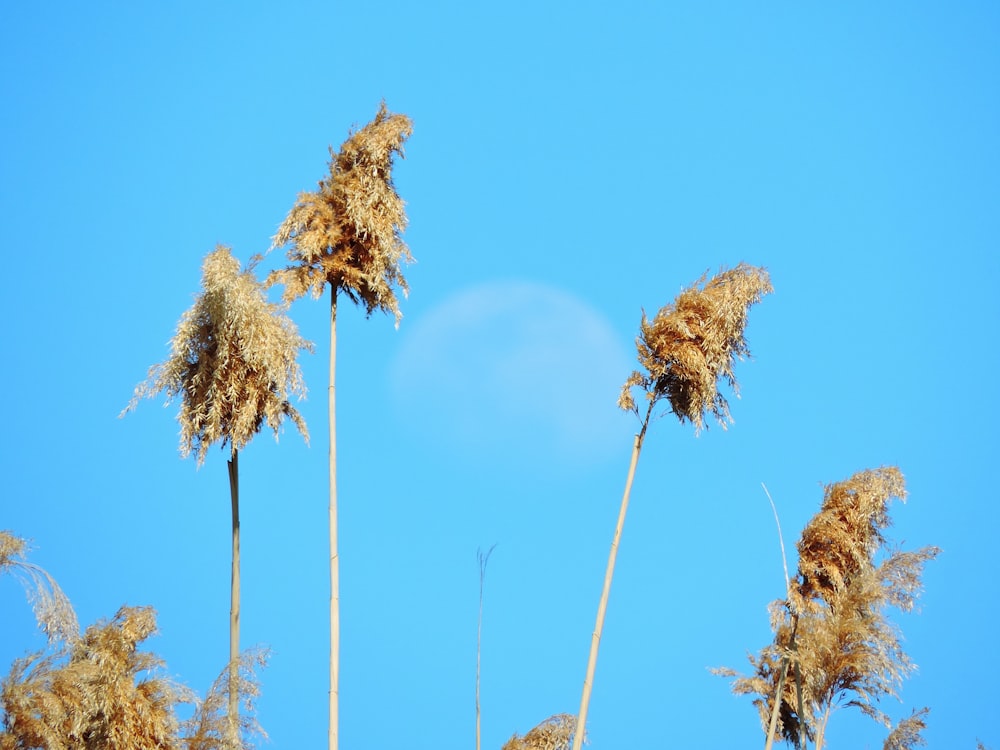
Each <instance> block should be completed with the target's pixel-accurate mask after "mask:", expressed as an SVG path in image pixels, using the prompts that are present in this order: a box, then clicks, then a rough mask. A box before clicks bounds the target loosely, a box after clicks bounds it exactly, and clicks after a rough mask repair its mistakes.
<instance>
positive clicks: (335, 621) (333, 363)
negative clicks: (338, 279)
mask: <svg viewBox="0 0 1000 750" xmlns="http://www.w3.org/2000/svg"><path fill="white" fill-rule="evenodd" d="M336 372H337V287H336V285H334V284H331V285H330V387H329V396H330V405H329V420H330V730H329V747H330V750H337V739H338V737H337V732H338V722H339V718H340V714H339V711H340V556H339V554H338V552H337V397H336V385H335V384H336Z"/></svg>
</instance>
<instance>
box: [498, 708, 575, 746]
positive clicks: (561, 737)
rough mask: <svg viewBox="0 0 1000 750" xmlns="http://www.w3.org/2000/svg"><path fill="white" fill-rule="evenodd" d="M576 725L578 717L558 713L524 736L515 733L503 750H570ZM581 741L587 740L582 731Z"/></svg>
mask: <svg viewBox="0 0 1000 750" xmlns="http://www.w3.org/2000/svg"><path fill="white" fill-rule="evenodd" d="M576 727H577V723H576V717H575V716H573V715H572V714H556V715H555V716H550V717H549V718H547V719H546V720H545V721H543V722H542V723H541V724H539V725H538V726H536V727H535V728H534V729H532V730H530V731H529V732H528V733H527V734H525V735H524V736H523V737H522V736H520V735H518V734H515V735H514V736H513V737H511V738H510V739H509V740H507V742H505V743H504V746H503V750H569V747H570V744H571V742H572V741H573V738H574V737H575V736H576ZM580 741H581V742H585V741H586V738H585V737H583V733H582V732H581V735H580Z"/></svg>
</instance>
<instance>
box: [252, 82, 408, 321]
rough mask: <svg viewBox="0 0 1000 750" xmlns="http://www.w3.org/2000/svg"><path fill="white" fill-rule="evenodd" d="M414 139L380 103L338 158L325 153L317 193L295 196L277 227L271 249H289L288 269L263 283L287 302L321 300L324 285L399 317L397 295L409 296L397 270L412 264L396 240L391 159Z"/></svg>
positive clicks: (400, 118) (398, 214) (401, 210)
mask: <svg viewBox="0 0 1000 750" xmlns="http://www.w3.org/2000/svg"><path fill="white" fill-rule="evenodd" d="M412 132H413V124H412V122H411V120H410V118H409V117H407V116H406V115H401V114H391V113H390V112H389V111H388V110H387V109H386V106H385V102H382V104H381V106H380V107H379V111H378V113H377V114H376V115H375V119H373V120H372V121H371V122H370V123H368V124H367V125H365V126H364V127H363V128H361V129H360V130H358V131H357V132H353V133H351V134H350V136H349V137H348V139H347V140H346V141H344V143H343V144H342V145H341V147H340V151H337V152H334V151H333V149H332V148H331V149H330V172H329V175H328V176H327V177H325V178H324V179H322V180H321V181H320V183H319V187H318V189H317V190H316V191H315V192H307V193H301V194H300V195H299V197H298V200H297V201H296V203H295V205H294V206H293V207H292V210H291V211H290V212H289V214H288V216H287V217H286V218H285V220H284V222H282V224H281V226H280V227H279V228H278V232H277V234H275V236H274V240H273V243H272V247H280V246H283V245H287V244H290V245H291V247H290V248H289V250H288V259H289V260H290V261H291V262H292V265H291V266H290V267H288V268H286V269H284V270H281V271H274V272H272V273H271V275H270V276H269V277H268V284H269V285H271V284H275V283H282V284H284V286H285V291H284V295H283V296H284V299H285V301H286V302H291V301H292V300H295V299H298V298H299V297H301V296H303V295H304V294H306V293H307V292H310V293H311V294H312V295H313V296H314V297H319V296H320V295H321V294H322V292H323V288H324V287H325V286H326V284H330V285H331V286H332V287H333V289H334V290H335V291H337V292H344V293H345V294H347V296H348V297H349V298H350V299H351V300H352V301H353V302H355V303H358V302H361V303H364V305H365V308H366V312H367V314H368V315H371V313H372V312H373V311H375V310H376V309H378V310H382V311H383V312H389V313H392V314H393V315H394V316H395V318H396V323H397V325H398V323H399V320H400V318H401V317H402V314H401V313H400V311H399V302H398V300H397V298H396V292H395V288H396V287H397V286H398V287H399V289H400V290H402V292H403V294H404V296H405V294H406V293H407V291H408V287H407V284H406V279H405V278H404V277H403V273H402V270H401V268H400V266H401V264H402V263H409V262H412V260H413V258H412V256H411V255H410V251H409V248H408V247H407V246H406V244H405V243H404V242H403V240H402V233H403V231H404V230H405V229H406V224H407V218H406V212H405V204H404V203H403V200H402V199H401V198H400V197H399V194H398V193H397V192H396V188H395V186H394V185H393V182H392V166H393V159H394V157H395V155H396V154H400V155H401V156H402V155H403V143H404V142H405V141H406V139H407V138H408V137H409V136H410V134H411V133H412Z"/></svg>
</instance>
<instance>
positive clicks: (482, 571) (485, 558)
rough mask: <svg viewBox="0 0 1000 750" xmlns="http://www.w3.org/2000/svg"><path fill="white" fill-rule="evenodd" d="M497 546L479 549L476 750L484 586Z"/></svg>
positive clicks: (479, 735)
mask: <svg viewBox="0 0 1000 750" xmlns="http://www.w3.org/2000/svg"><path fill="white" fill-rule="evenodd" d="M495 547H496V545H495V544H494V545H493V547H490V549H489V551H488V552H487V553H486V554H485V555H484V554H483V553H482V551H481V550H480V551H479V628H478V631H477V633H476V750H482V745H483V743H482V735H483V733H482V714H481V712H480V708H479V667H480V658H481V657H482V653H483V587H484V585H485V582H486V564H487V563H488V562H489V560H490V555H492V554H493V549H494V548H495Z"/></svg>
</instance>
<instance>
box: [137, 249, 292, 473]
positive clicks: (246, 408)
mask: <svg viewBox="0 0 1000 750" xmlns="http://www.w3.org/2000/svg"><path fill="white" fill-rule="evenodd" d="M252 269H253V263H251V265H250V267H248V268H247V270H245V271H241V270H240V265H239V262H238V261H237V260H236V259H235V258H234V257H233V256H232V253H231V252H230V250H229V248H228V247H225V246H222V245H220V246H218V247H217V248H216V249H215V250H214V251H213V252H211V253H209V254H208V256H207V257H206V258H205V261H204V264H203V266H202V288H203V291H202V293H201V294H200V295H199V296H198V297H197V299H196V301H195V303H194V306H193V307H191V309H189V310H188V311H187V312H185V313H184V315H183V316H182V317H181V320H180V323H179V324H178V326H177V332H176V334H174V337H173V339H172V340H171V342H170V347H171V353H170V358H169V359H168V360H167V361H166V362H164V363H162V364H159V365H154V366H153V367H152V368H150V370H149V375H148V377H147V379H146V381H145V382H144V383H142V384H140V385H139V386H138V387H137V388H136V390H135V395H134V396H133V398H132V401H131V402H130V403H129V405H128V407H127V408H126V409H125V411H123V412H122V414H125V413H126V412H128V411H130V410H132V409H133V408H135V406H136V404H137V403H138V402H139V400H140V399H142V398H146V397H153V396H156V395H157V394H159V393H160V392H161V391H162V392H165V393H166V394H167V398H168V399H173V398H175V397H177V396H180V398H181V409H180V414H179V416H178V421H179V422H180V425H181V454H182V455H184V456H187V455H189V454H190V453H192V452H194V453H195V455H196V456H197V459H198V463H199V464H200V463H202V462H203V461H204V459H205V453H206V452H207V451H208V447H209V446H210V445H211V444H212V443H215V442H220V441H221V443H222V445H223V446H225V444H226V443H227V442H228V443H231V445H232V448H233V450H234V451H237V450H240V449H242V448H243V447H244V446H245V445H246V444H247V443H248V442H249V441H250V439H251V438H253V436H254V435H256V434H257V433H258V432H259V431H260V429H261V427H262V426H263V424H264V423H265V422H266V423H267V425H268V426H269V427H271V428H272V429H273V430H274V432H275V436H276V437H277V434H278V429H279V427H280V425H281V421H282V419H283V418H284V417H289V418H290V419H291V420H292V421H293V422H294V423H295V425H296V427H298V429H299V431H300V432H301V433H302V434H303V436H304V437H305V438H306V440H308V439H309V433H308V431H307V429H306V424H305V421H304V420H303V419H302V416H301V415H300V414H299V412H298V411H297V410H296V409H295V408H294V407H293V406H292V405H291V403H289V397H290V394H295V395H297V396H299V397H300V398H301V397H302V396H303V395H305V384H304V383H303V380H302V373H301V371H300V369H299V365H298V363H297V361H296V357H297V356H298V352H299V350H300V349H307V350H311V348H312V345H311V344H310V343H309V342H308V341H306V340H305V339H303V338H302V337H301V336H299V333H298V329H297V328H296V326H295V324H294V323H293V322H292V321H291V319H290V318H288V317H287V316H286V315H284V314H283V313H282V311H281V309H280V307H279V306H278V305H275V304H273V303H271V302H268V301H267V298H266V297H265V294H264V288H263V286H262V285H261V284H260V282H258V281H257V279H256V278H255V276H254V275H253V270H252Z"/></svg>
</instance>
